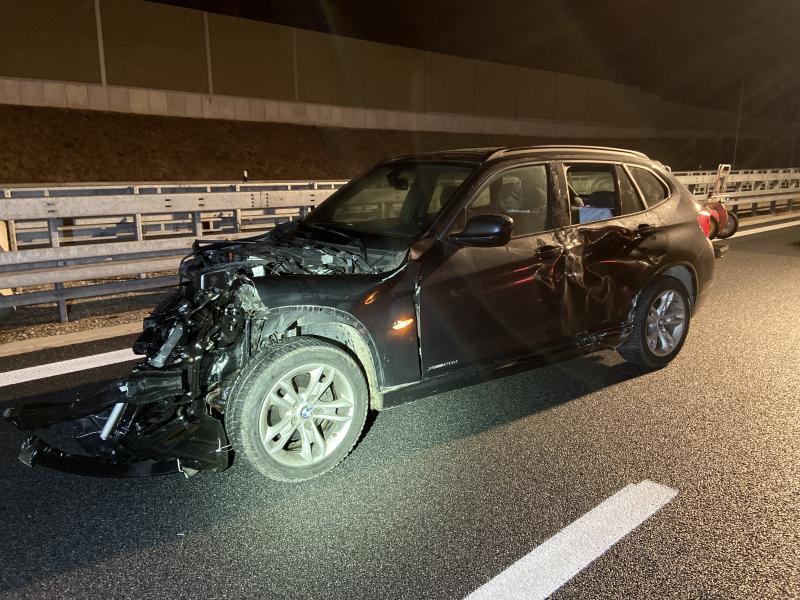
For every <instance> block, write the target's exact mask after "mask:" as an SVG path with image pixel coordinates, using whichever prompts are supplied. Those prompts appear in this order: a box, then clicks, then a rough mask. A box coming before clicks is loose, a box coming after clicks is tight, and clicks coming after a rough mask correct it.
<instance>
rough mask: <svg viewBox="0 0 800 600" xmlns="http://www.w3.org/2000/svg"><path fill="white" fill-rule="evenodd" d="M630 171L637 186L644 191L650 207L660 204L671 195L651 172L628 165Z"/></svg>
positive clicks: (643, 193)
mask: <svg viewBox="0 0 800 600" xmlns="http://www.w3.org/2000/svg"><path fill="white" fill-rule="evenodd" d="M628 169H630V171H631V175H633V179H634V181H636V185H638V186H639V189H640V190H642V195H643V196H644V199H645V202H647V205H648V206H653V205H654V204H658V203H659V202H661V201H662V200H664V199H666V198H667V196H668V195H669V193H668V191H667V190H666V188H665V187H664V184H663V183H661V181H660V180H659V179H658V177H656V176H655V175H653V174H652V173H651V172H650V171H648V170H647V169H643V168H641V167H634V166H633V165H628Z"/></svg>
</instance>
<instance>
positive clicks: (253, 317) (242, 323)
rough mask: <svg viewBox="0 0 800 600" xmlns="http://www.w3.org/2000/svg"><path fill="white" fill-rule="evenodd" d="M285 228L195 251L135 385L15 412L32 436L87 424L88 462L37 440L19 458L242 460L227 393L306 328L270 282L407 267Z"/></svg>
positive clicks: (186, 469) (93, 464)
mask: <svg viewBox="0 0 800 600" xmlns="http://www.w3.org/2000/svg"><path fill="white" fill-rule="evenodd" d="M286 229H287V228H285V227H284V228H277V229H276V230H273V232H271V233H270V234H268V235H266V236H262V237H259V238H251V239H245V240H239V241H235V242H210V243H199V242H195V244H194V246H193V252H192V254H191V255H189V256H187V257H186V258H185V259H184V260H183V261H182V263H181V267H180V284H179V288H178V291H177V292H176V293H175V294H173V295H172V296H170V297H169V298H167V299H166V300H165V301H163V302H162V303H161V304H159V305H158V306H157V307H156V308H155V309H154V310H153V311H152V313H151V314H150V315H149V316H148V317H147V318H145V320H144V323H143V332H142V334H141V336H140V337H139V339H138V340H137V341H136V342H135V344H134V346H133V350H134V353H136V354H139V355H141V356H142V357H143V360H142V362H141V363H139V364H138V365H136V367H135V368H134V369H133V371H132V372H131V373H130V375H129V376H128V377H127V378H126V379H125V380H124V381H119V382H115V383H114V384H113V385H111V386H110V387H109V388H108V389H104V390H101V391H100V392H98V393H97V394H95V395H94V396H92V397H89V398H85V399H84V398H79V399H77V400H75V401H74V402H72V403H69V404H40V405H36V404H29V405H25V406H21V407H17V408H14V409H8V410H7V411H5V413H4V417H5V418H6V419H7V420H9V421H11V422H12V423H13V424H15V425H16V426H17V427H18V428H19V429H22V430H34V429H42V428H47V427H49V426H51V425H54V424H57V423H63V422H67V421H77V423H78V431H77V434H76V436H75V439H76V441H77V442H78V443H79V445H80V447H81V448H82V452H81V453H68V452H66V451H63V450H60V449H58V448H55V447H54V446H51V445H49V444H48V443H47V442H45V441H44V440H42V439H40V438H39V437H35V436H34V437H31V438H29V439H28V440H27V442H26V443H25V445H24V446H23V449H22V452H21V454H20V459H21V460H22V461H23V462H25V463H26V464H28V465H31V466H32V465H36V464H40V465H43V466H47V467H51V468H55V469H59V470H63V471H68V472H73V473H80V474H88V475H96V476H140V475H154V474H162V473H174V472H182V473H184V474H185V475H187V476H188V475H191V474H194V473H196V472H197V471H200V470H206V469H211V470H216V471H219V470H224V469H226V468H227V467H228V466H229V465H230V463H231V460H232V451H231V446H230V444H229V442H228V438H227V435H226V432H225V427H224V418H225V404H226V399H225V393H226V390H227V389H229V388H230V386H231V385H232V382H233V380H234V378H235V375H236V373H237V372H238V371H239V370H241V368H242V367H243V366H244V365H245V364H246V363H247V362H248V361H249V360H250V359H251V357H253V356H254V355H256V354H258V353H259V352H261V351H262V350H263V349H264V348H266V347H267V346H269V345H270V344H272V343H274V342H277V341H279V340H281V339H283V338H285V337H288V336H292V335H296V324H295V323H292V322H291V321H287V319H286V318H285V317H284V316H282V315H276V314H273V313H271V311H270V300H269V290H270V283H271V282H275V281H277V280H279V279H284V278H293V277H296V276H302V278H301V279H302V280H303V281H304V282H307V280H308V278H309V277H311V278H312V279H316V278H317V277H319V278H320V279H327V278H329V277H333V278H339V279H341V278H342V277H347V278H349V277H350V276H353V275H375V274H380V273H382V272H386V271H388V270H391V269H394V268H396V267H397V266H399V265H400V264H402V262H403V260H404V258H405V253H401V252H395V251H383V250H373V249H370V250H369V254H368V251H367V249H366V248H365V247H364V246H363V243H362V244H351V242H350V240H342V241H343V242H345V245H341V246H340V245H338V244H334V243H322V242H320V241H318V240H316V239H313V238H311V237H310V236H309V237H306V236H299V235H294V236H287V234H286ZM359 246H360V247H359ZM304 285H308V284H307V283H304ZM323 285H324V284H323Z"/></svg>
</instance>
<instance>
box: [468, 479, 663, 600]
mask: <svg viewBox="0 0 800 600" xmlns="http://www.w3.org/2000/svg"><path fill="white" fill-rule="evenodd" d="M677 495H678V491H677V490H675V489H673V488H671V487H667V486H666V485H662V484H660V483H655V482H654V481H649V480H647V479H646V480H644V481H642V482H641V483H636V484H630V485H627V486H625V487H624V488H622V489H621V490H620V491H618V492H617V493H616V494H614V495H613V496H611V497H610V498H608V499H606V500H604V501H603V502H602V503H601V504H599V505H598V506H596V507H595V508H593V509H592V510H590V511H589V512H588V513H586V514H585V515H583V516H582V517H580V518H579V519H578V520H576V521H573V522H572V523H570V524H569V525H567V526H566V527H565V528H564V529H562V530H561V531H559V532H558V533H557V534H556V535H554V536H553V537H551V538H550V539H548V540H546V541H545V542H543V543H542V544H541V545H540V546H538V547H537V548H535V549H534V550H533V552H531V553H530V554H527V555H525V556H523V557H522V558H521V559H519V560H518V561H517V562H515V563H514V564H513V565H511V566H510V567H509V568H508V569H506V570H505V571H503V572H502V573H500V574H499V575H497V576H496V577H495V578H494V579H491V580H489V581H488V582H487V583H485V584H484V585H482V586H481V587H479V588H478V589H477V590H475V591H474V592H472V593H471V594H470V595H469V596H467V598H466V600H489V599H491V600H501V599H504V598H516V599H522V598H524V599H525V600H529V599H530V600H532V599H534V598H546V597H547V596H549V595H550V594H552V593H553V592H555V591H556V590H557V589H558V588H560V587H561V586H562V585H564V584H565V583H566V582H567V581H569V580H570V579H572V578H573V577H575V575H577V574H578V573H580V572H581V571H582V570H583V569H585V568H586V567H587V566H589V564H590V563H591V562H592V561H594V560H595V559H597V558H599V557H600V556H602V555H603V554H604V553H605V552H606V551H607V550H608V549H609V548H611V546H613V545H614V544H616V543H617V542H618V541H620V540H621V539H622V538H623V537H625V536H626V535H628V534H629V533H630V532H631V531H633V530H634V529H636V528H637V527H638V526H639V525H641V524H642V523H644V522H645V521H646V520H647V519H649V518H650V517H651V516H653V515H654V514H655V513H656V512H658V511H659V510H660V509H661V508H662V507H663V506H665V505H666V504H667V503H668V502H669V501H670V500H672V499H673V498H674V497H675V496H677Z"/></svg>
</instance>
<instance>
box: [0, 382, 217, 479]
mask: <svg viewBox="0 0 800 600" xmlns="http://www.w3.org/2000/svg"><path fill="white" fill-rule="evenodd" d="M184 377H185V376H184V373H183V371H181V370H155V369H147V368H141V369H138V370H134V372H133V373H131V375H130V376H129V378H128V379H127V380H126V381H125V382H120V383H117V384H114V385H112V386H110V387H108V388H106V389H104V390H101V391H100V392H99V393H97V394H94V395H93V396H90V397H88V398H87V399H78V400H75V401H74V402H70V403H58V404H53V403H50V404H48V403H40V404H28V405H22V406H19V407H15V408H10V409H7V410H5V411H4V412H3V417H4V418H5V419H6V420H7V421H9V422H11V423H12V424H14V425H15V426H16V427H17V428H18V429H20V430H22V431H33V430H38V429H45V428H48V427H50V426H52V425H56V424H59V423H66V422H77V423H78V425H79V427H80V433H79V435H77V436H76V438H75V439H76V441H77V442H78V443H79V444H80V446H81V447H82V449H83V451H84V452H85V454H83V453H81V454H78V453H72V452H67V451H64V450H61V449H59V448H56V447H54V446H51V445H50V444H48V443H47V442H45V441H44V440H42V439H41V438H39V437H38V436H32V437H30V438H28V439H27V440H26V441H25V443H24V444H23V446H22V450H21V452H20V455H19V458H20V460H21V461H22V462H23V463H25V464H26V465H28V466H43V467H47V468H51V469H56V470H59V471H65V472H68V473H75V474H81V475H93V476H98V477H141V476H149V475H163V474H167V473H179V472H180V473H183V474H184V475H187V476H188V475H192V474H194V473H196V472H198V471H201V470H215V471H221V470H224V469H226V468H227V467H228V466H229V464H230V460H231V456H230V455H231V452H230V444H229V443H228V439H227V435H226V433H225V429H224V427H223V424H222V422H221V420H220V419H219V418H217V417H216V416H213V415H212V414H210V413H209V411H208V408H207V407H206V405H205V402H204V400H203V399H202V398H198V399H194V400H192V399H191V398H190V397H188V395H187V394H186V393H185V391H184V387H185V385H184Z"/></svg>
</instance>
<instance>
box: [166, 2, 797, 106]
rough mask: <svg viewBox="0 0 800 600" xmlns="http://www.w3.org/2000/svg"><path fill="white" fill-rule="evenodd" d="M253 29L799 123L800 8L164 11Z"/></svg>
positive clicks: (205, 6)
mask: <svg viewBox="0 0 800 600" xmlns="http://www.w3.org/2000/svg"><path fill="white" fill-rule="evenodd" d="M159 1H162V2H165V3H168V4H174V5H179V6H187V7H191V8H197V9H202V10H208V11H211V12H218V13H223V14H229V15H234V16H240V17H247V18H251V19H259V20H264V21H270V22H273V23H280V24H283V25H291V26H294V27H300V28H304V29H312V30H316V31H324V32H329V33H337V34H340V35H346V36H351V37H357V38H362V39H366V40H372V41H377V42H384V43H389V44H397V45H401V46H409V47H414V48H420V49H424V50H431V51H436V52H445V53H449V54H456V55H460V56H468V57H473V58H481V59H485V60H493V61H497V62H503V63H508V64H516V65H521V66H528V67H534V68H539V69H547V70H551V71H559V72H565V73H572V74H575V75H584V76H588V77H597V78H601V79H608V80H612V81H617V82H619V83H627V84H631V85H637V86H639V87H641V88H642V89H644V90H645V91H647V92H651V93H655V94H659V95H661V96H662V97H664V98H667V99H671V100H677V101H683V102H688V103H692V104H698V105H705V106H711V107H714V108H722V109H729V110H735V109H736V108H737V106H738V102H739V92H740V86H741V85H742V83H744V85H745V96H744V102H745V112H748V113H750V114H761V115H764V116H773V117H777V118H782V119H788V120H794V119H795V118H796V117H797V113H798V104H800V1H798V0H732V1H729V2H723V1H705V2H704V1H702V0H698V1H695V2H691V1H688V0H661V1H653V0H605V1H603V0H595V1H593V0H549V1H545V0H494V1H487V0H481V1H478V0H458V1H445V0H428V1H424V2H414V1H412V0H405V1H400V0H327V1H321V2H311V1H307V0H284V1H275V0H159Z"/></svg>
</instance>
